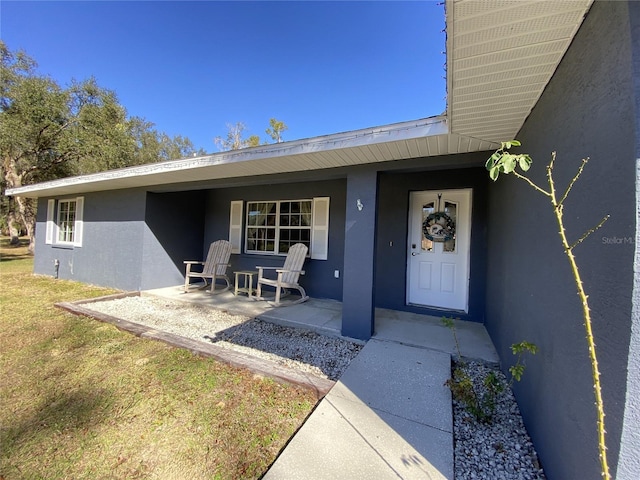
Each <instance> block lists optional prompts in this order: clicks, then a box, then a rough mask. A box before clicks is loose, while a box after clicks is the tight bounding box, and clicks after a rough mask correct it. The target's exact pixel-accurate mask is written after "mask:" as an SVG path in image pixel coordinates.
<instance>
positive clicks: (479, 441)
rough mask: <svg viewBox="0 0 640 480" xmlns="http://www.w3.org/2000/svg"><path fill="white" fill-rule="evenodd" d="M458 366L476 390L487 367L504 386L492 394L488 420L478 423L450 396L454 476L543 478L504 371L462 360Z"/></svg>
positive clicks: (484, 479)
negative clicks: (495, 394)
mask: <svg viewBox="0 0 640 480" xmlns="http://www.w3.org/2000/svg"><path fill="white" fill-rule="evenodd" d="M456 366H460V364H456ZM462 368H463V369H464V371H466V372H467V373H468V374H469V376H470V377H471V379H472V381H473V383H474V387H475V390H476V392H482V391H483V388H484V387H483V381H484V378H485V377H486V376H487V375H488V374H489V373H490V372H491V371H493V372H494V373H495V374H496V375H497V376H498V380H499V381H500V383H501V384H502V386H503V387H504V389H503V390H502V392H501V393H498V395H497V397H496V406H495V413H494V414H493V420H492V421H491V422H490V423H479V422H478V421H476V419H475V418H474V417H473V416H472V415H471V414H470V413H469V412H468V411H467V410H465V408H464V407H463V406H462V405H461V404H459V403H458V402H457V401H455V400H454V402H453V436H454V446H455V449H454V452H455V478H456V480H467V479H472V480H481V479H482V480H544V479H545V478H546V477H545V475H544V471H543V470H542V469H541V467H540V464H539V462H538V456H537V454H536V452H535V450H534V448H533V444H532V443H531V439H530V438H529V435H528V433H527V430H526V428H525V426H524V423H523V422H522V417H521V415H520V410H519V409H518V404H517V403H516V401H515V398H514V396H513V393H512V392H511V389H510V388H509V387H508V384H507V379H506V378H505V376H504V374H503V373H502V372H501V371H500V370H498V369H496V368H492V367H490V366H488V365H485V364H481V363H477V362H469V363H466V364H465V365H464V366H463V367H462ZM525 375H526V374H525Z"/></svg>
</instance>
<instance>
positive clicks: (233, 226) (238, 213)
mask: <svg viewBox="0 0 640 480" xmlns="http://www.w3.org/2000/svg"><path fill="white" fill-rule="evenodd" d="M243 203H244V202H243V201H242V200H233V201H232V202H231V208H230V213H229V241H230V242H231V253H242V206H243Z"/></svg>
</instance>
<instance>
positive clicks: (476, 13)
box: [445, 0, 593, 143]
mask: <svg viewBox="0 0 640 480" xmlns="http://www.w3.org/2000/svg"><path fill="white" fill-rule="evenodd" d="M592 3H593V0H553V1H549V0H518V1H513V0H492V1H483V0H446V3H445V8H446V16H447V97H448V99H449V100H448V105H447V114H448V119H449V131H450V132H452V133H457V134H460V135H463V136H468V137H472V138H482V139H483V140H486V141H489V142H496V143H499V142H501V141H508V140H513V139H515V138H516V135H517V134H518V131H519V130H520V128H521V127H522V125H523V124H524V122H525V120H526V119H527V117H528V116H529V113H531V110H532V109H533V107H534V106H535V104H536V103H537V102H538V99H539V98H540V96H541V95H542V92H543V91H544V89H545V87H546V86H547V84H548V83H549V80H551V77H552V76H553V75H554V73H555V71H556V68H557V67H558V65H559V64H560V61H561V60H562V57H563V56H564V54H565V52H566V51H567V49H568V48H569V45H570V44H571V41H572V40H573V37H574V36H575V34H576V32H577V31H578V29H579V28H580V25H581V24H582V21H583V20H584V17H585V16H586V15H587V13H588V11H589V8H590V7H591V4H592Z"/></svg>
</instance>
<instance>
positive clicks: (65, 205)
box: [57, 200, 76, 242]
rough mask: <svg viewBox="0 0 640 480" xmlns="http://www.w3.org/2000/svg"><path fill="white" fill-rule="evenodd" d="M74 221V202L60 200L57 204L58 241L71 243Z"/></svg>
mask: <svg viewBox="0 0 640 480" xmlns="http://www.w3.org/2000/svg"><path fill="white" fill-rule="evenodd" d="M75 221H76V202H75V200H60V201H59V203H58V222H57V225H58V232H59V233H58V241H59V242H73V241H74V227H75Z"/></svg>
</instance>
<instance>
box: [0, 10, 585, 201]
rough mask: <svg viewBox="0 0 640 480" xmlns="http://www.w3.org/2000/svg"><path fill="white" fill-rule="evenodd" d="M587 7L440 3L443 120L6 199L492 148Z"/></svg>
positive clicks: (510, 130) (512, 129)
mask: <svg viewBox="0 0 640 480" xmlns="http://www.w3.org/2000/svg"><path fill="white" fill-rule="evenodd" d="M592 3H593V0H554V1H549V0H519V1H513V0H495V1H485V0H446V1H445V8H446V21H447V94H448V105H447V113H446V114H444V115H441V116H436V117H430V118H425V119H421V120H414V121H407V122H402V123H396V124H391V125H385V126H381V127H375V128H365V129H361V130H354V131H350V132H345V133H337V134H332V135H325V136H320V137H315V138H311V139H304V140H297V141H292V142H284V143H279V144H275V145H267V146H260V147H254V148H247V149H242V150H235V151H229V152H220V153H216V154H213V155H206V156H201V157H194V158H186V159H181V160H175V161H169V162H160V163H154V164H147V165H141V166H136V167H129V168H124V169H120V170H111V171H106V172H101V173H96V174H92V175H82V176H78V177H70V178H63V179H59V180H54V181H50V182H43V183H38V184H35V185H28V186H24V187H19V188H13V189H8V190H7V191H6V194H7V195H21V196H25V197H41V196H59V195H75V194H82V193H87V192H95V191H104V190H117V189H125V188H137V187H140V188H154V187H155V188H157V187H161V186H167V185H171V184H182V185H184V184H187V183H190V182H193V183H195V182H206V181H214V180H223V179H231V178H247V177H256V176H261V175H270V174H279V173H296V172H302V171H314V170H323V169H332V168H337V167H348V166H355V165H364V164H373V163H378V162H386V161H393V160H397V161H401V160H409V159H414V158H421V157H435V156H440V155H449V154H458V153H469V152H476V151H487V150H493V149H495V148H497V147H498V146H499V143H500V142H501V141H504V140H512V139H514V138H516V136H517V133H518V131H519V130H520V128H521V127H522V125H523V124H524V122H525V120H526V118H527V117H528V115H529V114H530V113H531V110H532V109H533V107H534V106H535V104H536V102H537V101H538V99H539V98H540V95H542V92H543V91H544V89H545V87H546V86H547V84H548V82H549V80H550V79H551V77H552V76H553V74H554V73H555V71H556V68H557V66H558V65H559V63H560V61H561V60H562V57H563V56H564V54H565V52H566V51H567V49H568V48H569V45H570V44H571V41H572V40H573V37H574V35H575V34H576V32H577V31H578V29H579V28H580V25H581V24H582V21H583V19H584V17H585V16H586V14H587V12H588V11H589V8H590V7H591V4H592Z"/></svg>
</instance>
